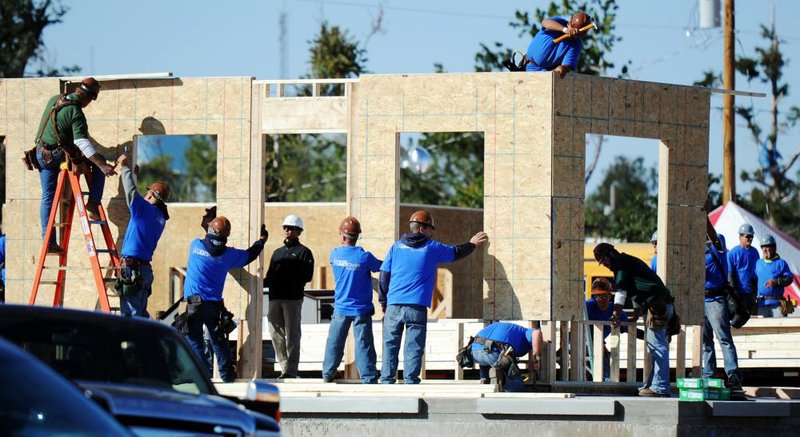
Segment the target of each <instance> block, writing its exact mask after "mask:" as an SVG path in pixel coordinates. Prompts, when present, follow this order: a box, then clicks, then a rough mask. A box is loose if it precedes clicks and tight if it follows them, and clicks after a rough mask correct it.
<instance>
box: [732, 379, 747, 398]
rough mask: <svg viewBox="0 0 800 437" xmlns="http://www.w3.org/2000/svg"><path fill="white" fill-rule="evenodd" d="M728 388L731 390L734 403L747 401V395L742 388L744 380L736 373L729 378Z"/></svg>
mask: <svg viewBox="0 0 800 437" xmlns="http://www.w3.org/2000/svg"><path fill="white" fill-rule="evenodd" d="M728 388H729V389H730V390H731V400H732V401H744V400H747V395H746V394H745V393H744V389H743V388H742V378H741V377H740V376H739V375H737V374H735V373H734V374H732V375H730V376H728Z"/></svg>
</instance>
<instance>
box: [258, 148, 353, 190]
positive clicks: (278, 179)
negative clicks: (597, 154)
mask: <svg viewBox="0 0 800 437" xmlns="http://www.w3.org/2000/svg"><path fill="white" fill-rule="evenodd" d="M265 144H266V150H265V153H264V158H265V161H264V162H265V169H264V175H265V178H264V179H265V180H264V190H265V198H266V201H267V202H344V201H345V198H346V195H347V134H344V133H327V134H279V135H267V136H266V141H265Z"/></svg>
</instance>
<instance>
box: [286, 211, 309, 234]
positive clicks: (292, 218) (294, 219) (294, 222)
mask: <svg viewBox="0 0 800 437" xmlns="http://www.w3.org/2000/svg"><path fill="white" fill-rule="evenodd" d="M283 226H294V227H295V228H300V230H303V229H305V227H304V226H303V219H301V218H300V217H298V216H296V215H294V214H289V215H287V216H286V218H285V219H283Z"/></svg>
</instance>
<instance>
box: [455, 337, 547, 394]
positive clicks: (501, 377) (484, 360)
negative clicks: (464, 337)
mask: <svg viewBox="0 0 800 437" xmlns="http://www.w3.org/2000/svg"><path fill="white" fill-rule="evenodd" d="M529 352H530V353H532V354H534V360H533V362H534V370H539V356H540V355H541V353H542V331H540V330H538V329H533V328H525V327H524V326H519V325H515V324H513V323H508V322H496V323H492V324H491V325H489V326H487V327H485V328H483V329H481V330H480V331H478V334H476V336H475V338H474V340H473V342H472V348H471V353H472V359H473V360H474V361H475V362H476V363H477V364H478V365H479V366H480V378H481V383H483V384H488V383H489V382H490V380H491V382H492V383H494V384H495V388H496V391H509V392H511V391H522V390H523V387H524V385H525V383H524V382H523V380H522V372H520V370H519V366H518V365H517V358H519V357H521V356H524V355H526V354H528V353H529Z"/></svg>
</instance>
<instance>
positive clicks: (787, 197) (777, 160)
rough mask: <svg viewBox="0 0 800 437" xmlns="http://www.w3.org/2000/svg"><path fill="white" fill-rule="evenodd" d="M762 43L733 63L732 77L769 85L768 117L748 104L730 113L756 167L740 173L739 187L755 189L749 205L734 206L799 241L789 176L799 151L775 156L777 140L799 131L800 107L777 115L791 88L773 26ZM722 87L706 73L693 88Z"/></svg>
mask: <svg viewBox="0 0 800 437" xmlns="http://www.w3.org/2000/svg"><path fill="white" fill-rule="evenodd" d="M761 37H762V38H764V39H765V40H766V42H767V45H766V46H763V47H756V48H755V52H756V54H757V56H756V57H747V56H738V57H737V59H736V71H737V72H738V73H739V74H740V75H743V76H744V77H745V79H746V80H747V81H748V83H750V82H752V81H759V82H761V83H764V84H767V85H768V86H769V98H770V102H769V110H768V111H763V110H761V109H758V108H756V106H755V104H754V103H753V102H752V101H750V103H745V104H742V105H736V107H735V108H734V111H735V113H736V114H737V115H738V116H739V117H740V119H742V120H743V121H744V122H745V125H746V126H747V129H748V131H749V132H750V136H751V140H752V142H753V145H754V146H755V147H756V148H757V150H758V152H759V160H758V167H757V168H756V169H755V170H753V171H746V170H745V171H742V172H741V179H742V181H744V182H753V183H754V184H755V187H754V188H753V189H752V190H751V192H750V193H749V194H750V195H749V202H748V199H742V198H741V197H739V196H737V202H740V203H745V206H746V207H748V208H749V209H751V210H752V211H753V212H755V213H757V214H761V215H762V216H764V217H766V218H767V220H768V221H769V222H770V223H771V224H772V225H774V226H777V227H778V228H780V229H782V230H784V231H786V232H789V233H790V234H792V235H793V236H795V238H797V237H798V236H800V220H798V219H800V213H799V212H798V211H800V209H799V208H798V207H800V199H798V188H800V187H798V182H797V180H798V178H800V175H798V174H797V173H795V174H794V175H792V173H791V171H792V168H794V164H795V163H796V162H797V160H798V158H800V149H797V147H794V152H793V153H792V154H791V156H789V157H788V158H787V159H784V158H783V156H782V154H781V153H780V150H779V140H781V139H783V135H785V134H787V133H788V132H789V131H790V130H791V129H793V128H794V127H795V126H796V125H797V122H798V119H800V107H798V106H792V107H790V108H789V109H788V111H786V112H783V111H782V110H781V106H782V102H783V100H784V98H786V97H787V96H788V95H789V84H788V82H787V81H785V80H783V69H784V67H785V66H786V60H785V59H784V57H783V53H782V52H781V43H782V42H783V41H781V40H780V39H779V38H778V35H777V31H776V29H775V24H774V23H773V24H772V25H771V26H770V27H767V26H764V25H762V26H761ZM720 82H721V79H720V75H719V74H718V73H715V72H713V71H706V72H704V77H703V79H701V80H700V81H697V82H695V85H702V86H718V85H719V83H720ZM762 112H766V113H767V114H768V127H767V128H762V124H761V121H760V118H761V117H760V113H762ZM781 144H782V143H781ZM747 203H749V204H747Z"/></svg>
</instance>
